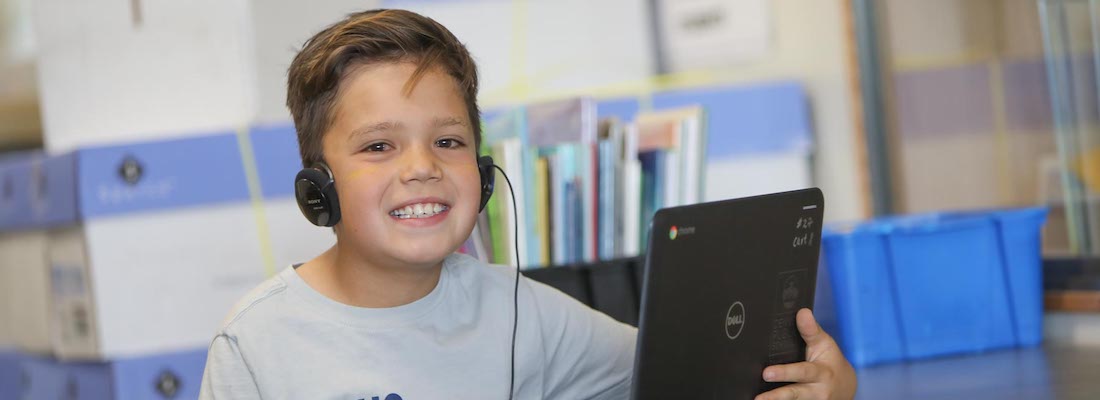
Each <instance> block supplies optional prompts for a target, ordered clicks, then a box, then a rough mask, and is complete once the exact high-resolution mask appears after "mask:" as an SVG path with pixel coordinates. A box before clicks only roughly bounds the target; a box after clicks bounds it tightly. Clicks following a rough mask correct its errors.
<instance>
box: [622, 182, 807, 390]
mask: <svg viewBox="0 0 1100 400" xmlns="http://www.w3.org/2000/svg"><path fill="white" fill-rule="evenodd" d="M823 212H824V199H823V196H822V193H821V191H820V190H819V189H816V188H814V189H805V190H799V191H793V192H786V193H778V194H771V195H765V196H757V197H749V198H743V199H735V200H726V201H719V202H713V203H705V204H696V205H690V206H683V207H673V208H666V209H662V210H660V211H658V212H657V214H656V215H655V216H654V218H653V222H652V224H651V225H650V238H649V247H648V252H647V256H646V261H645V283H644V285H643V286H644V289H643V292H642V312H641V321H640V324H639V337H638V347H637V354H636V358H635V365H634V383H633V398H634V399H672V398H677V399H687V398H691V399H752V398H753V397H755V396H756V395H757V394H759V393H762V392H764V391H767V390H771V389H773V388H775V387H778V385H775V384H769V383H765V382H764V381H763V379H762V378H761V374H762V373H763V369H764V368H765V367H767V366H769V365H773V364H786V363H792V362H799V361H802V360H805V357H806V354H805V352H806V349H805V347H806V344H805V342H804V341H803V340H802V338H801V336H800V335H799V333H798V328H797V327H796V326H795V314H796V313H797V312H798V310H799V309H801V308H811V307H812V306H813V299H814V286H815V284H816V278H817V262H818V251H819V244H820V242H821V241H820V238H821V218H822V215H823Z"/></svg>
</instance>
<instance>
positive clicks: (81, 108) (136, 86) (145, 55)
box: [32, 0, 256, 153]
mask: <svg viewBox="0 0 1100 400" xmlns="http://www.w3.org/2000/svg"><path fill="white" fill-rule="evenodd" d="M248 3H249V2H248V1H244V0H232V1H220V0H199V1H190V2H142V3H130V2H117V1H104V0H94V1H87V2H81V3H77V4H72V3H69V2H67V1H59V0H43V1H37V2H35V13H34V23H33V24H32V25H33V26H34V29H35V41H36V42H37V48H36V50H37V63H36V67H37V74H38V82H39V87H38V93H39V99H40V103H41V109H42V127H43V131H44V137H43V139H44V140H45V145H46V149H47V150H49V151H50V152H51V153H56V152H63V151H71V150H74V149H77V148H82V147H88V146H93V145H104V144H115V143H125V142H131V141H134V140H135V139H142V140H153V139H164V138H179V137H183V136H192V135H201V134H202V133H203V132H209V130H211V129H223V128H227V127H237V126H241V125H242V124H244V123H247V121H250V120H251V118H252V117H253V115H254V114H255V108H256V105H255V103H256V84H255V67H254V63H255V57H254V55H253V54H254V51H255V45H254V43H253V42H254V40H255V38H254V35H253V33H252V29H251V25H250V12H249V10H250V7H249V5H248ZM73 21H80V23H73Z"/></svg>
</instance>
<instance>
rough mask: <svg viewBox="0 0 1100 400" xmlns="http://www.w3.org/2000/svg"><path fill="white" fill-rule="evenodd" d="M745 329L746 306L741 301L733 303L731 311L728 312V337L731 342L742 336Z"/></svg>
mask: <svg viewBox="0 0 1100 400" xmlns="http://www.w3.org/2000/svg"><path fill="white" fill-rule="evenodd" d="M744 329H745V305H744V304H741V302H740V301H738V302H735V303H733V305H731V306H730V309H729V311H726V337H728V338H730V340H733V339H737V337H738V336H741V331H742V330H744Z"/></svg>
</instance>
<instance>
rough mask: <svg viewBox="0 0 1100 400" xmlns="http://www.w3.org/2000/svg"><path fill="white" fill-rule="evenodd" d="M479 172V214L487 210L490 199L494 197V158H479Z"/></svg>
mask: <svg viewBox="0 0 1100 400" xmlns="http://www.w3.org/2000/svg"><path fill="white" fill-rule="evenodd" d="M477 170H478V174H480V175H481V204H480V205H479V206H478V208H477V212H479V213H480V212H482V211H484V210H485V205H486V204H488V203H489V198H490V197H493V187H494V186H495V182H496V174H494V173H493V172H494V171H493V158H492V157H489V156H481V157H478V158H477Z"/></svg>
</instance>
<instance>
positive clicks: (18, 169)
mask: <svg viewBox="0 0 1100 400" xmlns="http://www.w3.org/2000/svg"><path fill="white" fill-rule="evenodd" d="M67 165H68V166H71V163H69V162H68V161H67V160H66V158H65V157H47V156H45V155H43V154H41V153H35V152H32V153H21V154H19V155H17V156H15V157H13V158H9V159H8V161H7V162H4V163H3V165H2V166H0V181H2V183H0V186H2V190H0V192H2V193H0V198H3V199H4V200H0V204H2V206H0V291H2V295H0V296H2V297H3V298H2V300H3V304H0V325H4V327H3V328H0V346H4V345H11V346H15V347H18V348H19V349H21V350H23V351H27V352H31V353H36V354H48V353H50V351H51V347H50V339H49V338H50V331H51V325H52V324H51V317H50V316H51V314H52V311H51V304H50V276H49V275H50V269H49V264H48V261H47V258H46V253H47V250H48V247H49V242H48V238H49V233H48V231H49V229H50V228H52V227H54V226H57V225H58V224H62V223H64V221H66V220H69V221H71V220H72V219H73V218H74V213H73V211H72V209H71V208H72V207H71V205H72V202H71V201H70V200H69V199H68V198H67V197H66V195H65V194H66V193H70V194H71V193H72V190H71V187H72V182H71V181H65V180H64V179H58V178H57V177H56V176H54V174H51V171H58V170H59V169H60V168H64V167H65V166H67ZM66 189H68V190H67V191H66Z"/></svg>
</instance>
